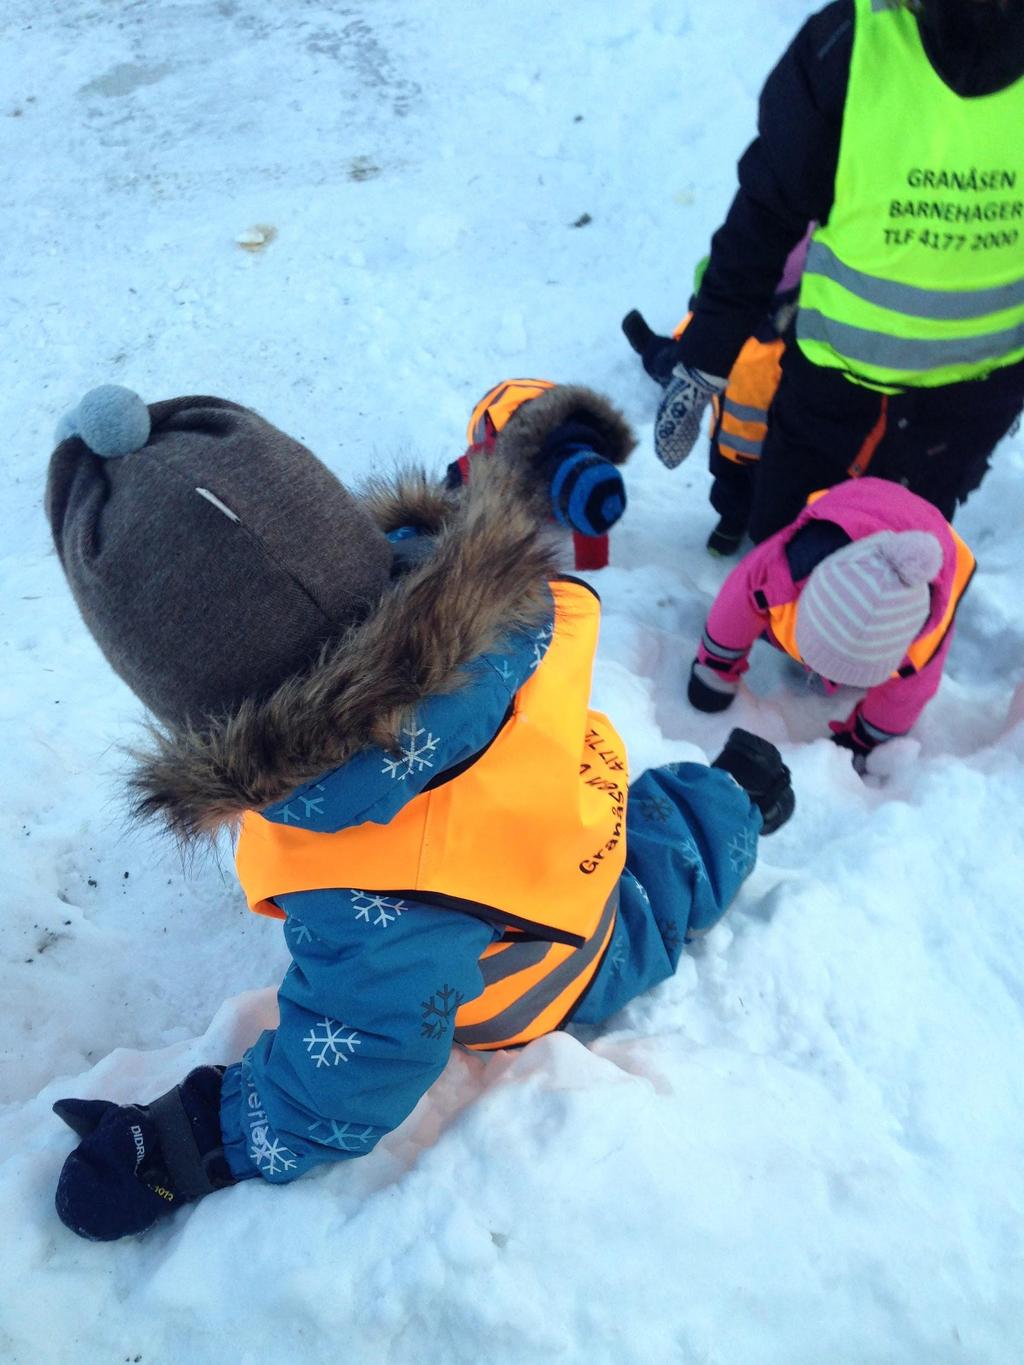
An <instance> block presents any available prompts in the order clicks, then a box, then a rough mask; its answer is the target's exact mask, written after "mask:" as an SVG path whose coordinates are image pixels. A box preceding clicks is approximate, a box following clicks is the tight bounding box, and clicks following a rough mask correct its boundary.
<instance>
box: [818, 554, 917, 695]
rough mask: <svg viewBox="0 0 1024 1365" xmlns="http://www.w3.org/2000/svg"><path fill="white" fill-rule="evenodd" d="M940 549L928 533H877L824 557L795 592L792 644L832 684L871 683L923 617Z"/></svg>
mask: <svg viewBox="0 0 1024 1365" xmlns="http://www.w3.org/2000/svg"><path fill="white" fill-rule="evenodd" d="M941 568H942V546H941V545H940V544H939V542H938V540H937V539H936V538H935V536H933V535H931V534H929V532H927V531H879V532H877V533H876V534H875V535H872V536H865V538H864V539H863V540H855V541H854V542H853V544H852V545H844V546H843V548H842V549H841V550H836V551H835V553H834V554H831V555H829V556H828V557H827V558H826V559H823V560H822V561H821V563H820V564H819V565H818V566H817V568H816V569H815V570H814V571H813V573H812V574H811V575H810V577H809V578H808V580H807V583H806V585H805V586H804V589H803V592H802V593H801V594H800V602H799V606H798V609H797V620H796V645H797V649H799V651H800V655H801V658H802V659H803V661H804V663H805V664H806V665H807V666H808V668H812V669H813V670H814V672H815V673H819V674H820V675H821V676H822V677H823V678H828V679H829V680H830V681H831V682H835V683H843V684H845V685H847V686H849V687H876V686H877V685H878V684H879V683H882V682H884V681H885V680H886V678H888V677H889V676H890V675H891V674H892V673H893V672H894V671H895V670H896V669H897V668H898V667H899V666H900V664H901V663H902V662H903V659H904V657H905V655H906V653H907V650H908V649H909V648H910V645H911V644H912V643H913V641H914V640H915V639H916V637H917V635H918V634H919V633H920V630H921V627H922V626H923V625H924V623H925V621H927V619H928V613H929V610H930V606H931V594H930V589H929V584H930V583H931V582H932V580H933V579H935V578H937V577H938V574H939V571H940V570H941Z"/></svg>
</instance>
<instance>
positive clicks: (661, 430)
mask: <svg viewBox="0 0 1024 1365" xmlns="http://www.w3.org/2000/svg"><path fill="white" fill-rule="evenodd" d="M881 2H882V0H876V5H878V4H881ZM893 2H894V3H899V0H893ZM915 13H916V23H917V26H918V30H919V33H920V37H921V43H922V46H923V48H924V52H925V54H926V56H927V58H928V61H929V62H930V63H931V66H932V67H933V68H934V71H935V72H936V73H937V74H938V76H939V77H940V79H941V80H942V82H943V83H944V84H945V85H946V86H948V87H949V89H950V90H952V91H953V92H954V94H955V95H957V96H959V97H961V98H963V99H966V100H970V99H972V98H974V97H978V96H985V95H989V94H993V93H994V92H997V91H1003V90H1007V89H1008V88H1009V87H1011V86H1012V85H1014V83H1015V82H1018V81H1020V80H1022V79H1024V0H922V3H921V4H919V5H918V6H917V7H916V9H915ZM854 26H855V6H854V0H835V2H834V3H832V4H829V5H827V6H826V7H825V8H824V9H823V10H821V11H819V12H818V13H817V14H815V15H813V16H812V17H811V18H810V19H809V20H808V21H807V22H806V24H805V25H804V26H803V28H802V29H801V30H800V32H799V33H798V34H797V36H796V38H795V39H794V41H793V42H792V44H791V45H790V47H789V48H788V49H787V51H786V52H785V53H784V55H783V56H782V58H781V60H780V61H779V63H778V65H777V66H776V67H775V69H774V70H773V71H772V72H771V74H770V75H769V77H768V79H767V81H766V83H765V86H764V89H763V91H762V94H761V100H760V108H759V117H758V137H757V139H756V140H755V141H754V142H753V143H752V144H751V145H750V147H748V149H747V150H746V152H745V153H744V154H743V156H742V158H741V160H740V162H739V188H738V190H737V193H736V197H735V199H734V200H733V203H732V205H731V207H730V209H729V212H728V215H727V216H726V219H725V222H724V223H723V224H722V226H721V227H720V228H719V230H718V231H717V233H716V234H715V236H714V238H713V241H712V250H711V259H710V263H709V265H708V268H707V271H706V273H705V275H704V278H703V281H702V284H701V287H700V292H699V294H698V296H697V299H696V306H695V309H694V315H693V318H692V320H691V322H690V325H689V326H688V327H687V329H686V331H685V333H684V334H683V336H682V338H681V339H680V341H679V343H678V349H677V353H676V357H675V358H676V362H677V363H676V368H675V370H674V372H673V379H672V381H671V382H670V384H669V387H668V389H667V390H666V395H665V398H664V399H663V402H662V406H661V409H660V410H659V415H658V422H657V423H656V427H655V444H656V448H657V450H658V454H659V456H660V457H661V458H662V459H663V460H664V462H665V463H666V464H669V465H674V464H676V463H678V462H679V460H680V459H682V458H683V456H684V455H685V454H687V453H688V451H689V447H690V446H692V443H693V439H695V438H696V434H697V431H698V429H699V424H700V417H701V414H702V412H703V409H704V407H705V406H706V404H707V402H708V400H709V398H710V396H711V394H712V393H714V392H715V391H716V389H720V388H721V386H722V385H723V384H724V378H721V377H724V376H727V375H728V374H729V371H730V369H731V368H732V365H733V362H734V361H735V359H736V356H737V355H738V353H739V351H740V348H741V347H742V345H743V343H744V341H745V340H746V338H747V337H748V336H750V335H751V333H752V332H753V331H754V330H755V329H756V327H757V326H758V324H759V322H760V320H761V319H762V318H763V317H764V316H765V313H766V311H767V309H768V306H769V301H770V299H771V296H772V292H773V290H774V288H775V286H776V282H777V280H778V278H779V275H780V272H781V269H782V265H783V263H784V261H785V259H786V256H787V254H788V252H789V251H790V250H791V249H792V247H793V246H794V245H795V244H796V243H797V242H798V241H799V240H800V238H801V237H802V235H803V234H804V232H805V231H806V228H807V223H808V222H809V221H812V220H813V221H816V222H818V223H820V224H826V223H827V222H828V220H829V216H830V214H831V213H832V209H833V201H834V191H835V182H836V170H837V164H838V159H839V148H840V137H841V133H842V129H843V119H844V107H845V101H846V94H847V84H848V80H849V76H850V67H851V56H852V52H853V40H854ZM906 116H907V120H908V122H909V121H911V120H913V118H914V116H915V110H914V109H913V108H908V109H907V111H906ZM893 137H894V138H896V139H898V138H899V137H900V128H899V127H894V128H893ZM977 164H978V165H979V166H987V165H988V164H989V163H988V161H987V160H986V156H985V148H983V147H979V149H978V156H977ZM1022 227H1024V224H1022ZM1017 241H1018V243H1024V231H1022V232H1021V233H1020V236H1019V237H1018V239H1017ZM1011 250H1012V252H1013V253H1014V254H1015V255H1016V257H1017V259H1019V260H1021V261H1022V262H1024V244H1018V245H1015V246H1014V247H1012V248H1011ZM952 269H954V270H955V266H953V267H952ZM1019 273H1020V275H1021V276H1022V277H1024V265H1022V268H1021V270H1020V272H1019ZM850 376H852V377H850ZM1022 397H1024V361H1021V360H1017V361H1015V362H1014V363H1011V364H1003V365H1001V366H1000V367H997V368H994V369H993V370H992V372H991V374H989V375H987V376H986V377H984V378H983V379H979V378H971V379H969V380H965V381H962V382H952V383H946V384H943V385H940V386H938V387H926V386H914V385H907V386H905V387H901V388H899V389H898V390H897V391H895V392H892V391H890V392H888V393H885V392H881V391H879V388H877V387H875V388H873V387H868V386H866V385H865V384H864V383H863V382H856V372H855V370H853V369H852V367H847V368H846V369H845V370H844V369H842V368H830V367H825V366H823V365H820V364H815V363H813V362H812V361H811V360H809V359H808V357H807V356H806V355H805V354H804V353H803V351H802V350H801V348H800V346H799V345H792V346H789V347H788V348H787V352H786V357H785V360H784V363H783V377H782V383H781V385H780V387H779V390H778V393H777V395H776V398H775V401H774V403H773V405H772V410H771V419H770V423H769V430H768V435H767V439H766V440H765V443H764V449H763V453H762V458H761V462H760V467H759V470H758V478H757V488H756V492H755V499H754V507H753V512H752V517H751V525H750V531H751V535H752V536H753V538H754V539H755V540H762V539H764V538H765V537H766V536H768V535H770V534H771V533H772V532H774V531H776V530H778V529H779V528H780V527H781V526H783V525H785V524H786V523H787V522H789V521H790V520H792V518H793V517H795V516H796V515H797V513H798V512H799V510H800V508H801V506H802V505H803V503H804V501H805V499H806V497H807V495H808V493H810V492H812V491H813V490H815V489H817V488H823V487H826V486H830V485H832V484H835V483H838V482H840V481H841V480H842V479H844V478H845V477H847V476H848V475H851V474H852V475H856V474H860V473H863V472H864V471H865V469H866V468H867V467H868V465H869V464H870V469H871V473H872V474H873V475H878V476H881V477H885V478H892V479H896V480H898V481H900V482H902V483H904V484H906V485H907V486H909V487H910V488H912V489H913V490H914V491H915V492H917V493H919V494H921V495H922V496H923V497H926V498H928V499H929V500H930V501H932V502H933V503H934V504H935V505H936V506H937V507H938V508H939V509H940V510H941V511H942V512H943V514H944V515H945V516H947V518H949V517H952V515H953V512H954V510H955V508H956V505H957V503H958V502H962V501H963V500H964V498H966V496H967V494H968V493H969V492H971V491H972V489H974V488H976V487H977V486H978V484H979V483H980V482H981V479H982V477H983V475H984V473H985V471H986V469H987V467H988V460H989V457H990V455H991V453H992V450H993V448H994V447H995V445H996V444H997V443H998V441H999V440H1000V439H1001V438H1002V437H1003V436H1004V435H1005V434H1006V433H1007V432H1008V430H1009V429H1010V428H1011V427H1012V425H1013V423H1014V421H1015V420H1016V418H1017V416H1018V414H1019V412H1020V408H1021V402H1022ZM687 442H689V446H688V445H687Z"/></svg>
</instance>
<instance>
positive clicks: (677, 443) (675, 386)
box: [654, 364, 728, 469]
mask: <svg viewBox="0 0 1024 1365" xmlns="http://www.w3.org/2000/svg"><path fill="white" fill-rule="evenodd" d="M727 382H728V381H727V380H725V379H720V378H719V377H718V376H716V375H713V374H705V373H704V371H703V370H691V369H690V367H689V366H688V365H682V364H680V365H677V366H676V367H675V369H674V370H673V371H672V378H671V379H670V380H669V383H668V387H667V388H666V390H665V396H664V397H663V398H662V400H661V406H660V407H659V408H658V415H657V417H656V418H655V419H654V449H655V453H656V454H657V456H658V459H659V460H660V461H661V462H662V464H663V465H665V466H666V468H668V469H675V467H676V465H679V464H682V462H683V461H684V460H685V459H686V457H687V455H689V453H690V451H691V450H692V449H693V447H694V445H695V444H696V442H697V437H698V436H699V435H700V424H701V420H702V418H703V416H704V411H705V409H706V408H707V406H708V404H709V403H710V402H711V400H712V398H713V397H714V396H715V394H716V393H721V392H722V391H723V389H724V388H725V386H726V384H727Z"/></svg>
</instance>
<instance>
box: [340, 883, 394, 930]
mask: <svg viewBox="0 0 1024 1365" xmlns="http://www.w3.org/2000/svg"><path fill="white" fill-rule="evenodd" d="M349 896H350V898H351V900H352V908H353V910H354V911H355V912H356V913H355V918H356V919H359V920H362V921H363V922H364V923H365V924H370V923H371V920H370V916H371V915H373V921H372V923H373V924H374V925H375V926H377V927H378V928H380V929H386V928H387V926H388V925H389V924H393V923H394V921H395V920H396V919H398V918H399V916H400V915H401V913H402V911H403V910H404V909H406V904H405V901H403V900H397V899H395V898H394V897H390V896H378V895H377V894H376V893H374V892H371V891H350V892H349Z"/></svg>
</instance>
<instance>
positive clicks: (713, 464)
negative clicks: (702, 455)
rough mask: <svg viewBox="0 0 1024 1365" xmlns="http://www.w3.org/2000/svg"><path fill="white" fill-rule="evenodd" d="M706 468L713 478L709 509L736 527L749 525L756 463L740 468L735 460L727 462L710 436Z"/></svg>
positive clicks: (750, 462)
mask: <svg viewBox="0 0 1024 1365" xmlns="http://www.w3.org/2000/svg"><path fill="white" fill-rule="evenodd" d="M708 465H709V467H710V469H711V473H712V475H713V477H714V483H712V485H711V506H712V507H713V508H714V509H715V511H716V512H717V513H718V515H719V516H720V517H726V518H727V519H728V520H729V521H733V522H735V523H736V525H737V526H742V527H745V526H746V525H747V524H748V523H749V521H750V509H751V507H752V506H753V503H754V480H755V477H756V474H757V461H756V460H751V461H749V462H748V463H744V464H740V463H739V462H738V461H736V460H727V459H726V458H725V456H724V455H723V454H722V452H721V451H720V450H719V448H718V442H717V440H716V439H715V437H714V436H713V437H712V438H711V450H710V452H709V456H708Z"/></svg>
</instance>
